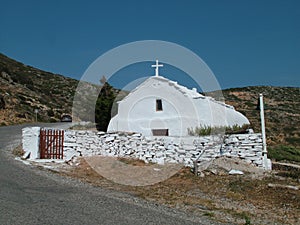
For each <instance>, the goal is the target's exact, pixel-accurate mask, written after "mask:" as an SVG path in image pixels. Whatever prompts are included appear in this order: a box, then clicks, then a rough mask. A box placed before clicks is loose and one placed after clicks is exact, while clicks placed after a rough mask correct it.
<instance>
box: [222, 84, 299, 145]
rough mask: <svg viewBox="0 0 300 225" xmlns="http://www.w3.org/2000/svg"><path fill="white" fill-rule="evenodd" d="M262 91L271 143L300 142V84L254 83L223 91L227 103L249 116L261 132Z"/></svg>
mask: <svg viewBox="0 0 300 225" xmlns="http://www.w3.org/2000/svg"><path fill="white" fill-rule="evenodd" d="M259 93H262V94H263V95H264V103H265V104H264V108H265V120H266V135H267V140H268V144H271V145H274V144H283V145H285V144H288V145H292V146H297V147H299V146H300V88H295V87H270V86H254V87H244V88H231V89H227V90H224V91H223V95H224V97H225V101H226V103H228V104H230V105H233V106H234V107H235V108H236V109H237V110H238V111H240V112H242V113H243V114H244V115H246V116H247V117H248V119H249V120H250V122H251V125H252V127H253V128H254V131H256V132H260V111H259V110H258V107H257V106H258V96H259Z"/></svg>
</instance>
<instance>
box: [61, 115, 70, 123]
mask: <svg viewBox="0 0 300 225" xmlns="http://www.w3.org/2000/svg"><path fill="white" fill-rule="evenodd" d="M61 122H72V116H70V115H63V116H62V117H61Z"/></svg>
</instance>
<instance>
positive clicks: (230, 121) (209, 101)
mask: <svg viewBox="0 0 300 225" xmlns="http://www.w3.org/2000/svg"><path fill="white" fill-rule="evenodd" d="M162 66H163V65H162V64H159V63H158V61H157V60H156V64H155V65H152V67H154V68H155V76H151V77H149V78H148V79H147V80H145V81H144V82H143V83H142V84H140V85H139V86H137V87H136V88H135V89H134V90H132V91H131V92H130V93H129V94H128V95H127V96H126V97H125V98H124V99H123V100H121V101H119V102H118V113H117V115H116V116H114V117H113V118H112V119H111V120H110V123H109V126H108V131H109V132H110V131H125V132H138V133H142V134H143V135H145V136H157V135H159V136H187V135H188V129H190V128H195V127H203V126H211V127H214V126H218V127H219V126H234V125H239V126H242V125H244V124H249V120H248V119H247V118H246V117H245V116H244V115H243V114H241V113H239V112H237V111H236V110H235V109H234V107H233V106H230V105H227V104H225V103H223V102H219V101H216V100H215V99H213V98H212V97H208V96H204V95H201V94H200V93H198V92H197V90H196V89H194V88H193V89H192V90H191V89H188V88H186V87H184V86H182V85H179V84H178V83H177V82H175V81H171V80H169V79H167V78H165V77H163V76H160V75H159V67H162Z"/></svg>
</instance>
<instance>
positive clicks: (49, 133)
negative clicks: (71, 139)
mask: <svg viewBox="0 0 300 225" xmlns="http://www.w3.org/2000/svg"><path fill="white" fill-rule="evenodd" d="M63 150H64V131H63V130H52V129H45V128H41V130H40V158H41V159H63Z"/></svg>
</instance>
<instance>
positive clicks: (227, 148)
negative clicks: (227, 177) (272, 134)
mask: <svg viewBox="0 0 300 225" xmlns="http://www.w3.org/2000/svg"><path fill="white" fill-rule="evenodd" d="M64 154H65V157H66V159H70V158H71V157H73V156H90V155H103V156H116V157H132V158H137V159H141V160H143V161H145V162H153V163H159V164H163V163H166V162H171V163H183V164H184V165H185V166H189V167H193V166H194V161H195V160H197V161H198V162H199V163H200V162H202V161H204V160H211V159H214V158H216V157H219V156H222V155H225V156H228V157H238V158H241V159H243V160H246V161H247V162H249V163H252V164H253V165H255V166H258V167H262V166H263V157H262V139H261V134H238V135H231V136H228V137H225V139H223V137H218V136H205V137H182V138H180V137H144V136H142V135H141V134H127V133H104V132H93V131H75V130H67V131H66V132H65V143H64Z"/></svg>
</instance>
